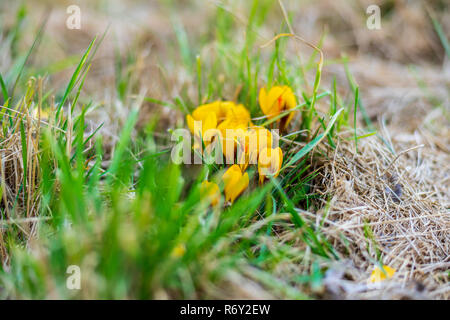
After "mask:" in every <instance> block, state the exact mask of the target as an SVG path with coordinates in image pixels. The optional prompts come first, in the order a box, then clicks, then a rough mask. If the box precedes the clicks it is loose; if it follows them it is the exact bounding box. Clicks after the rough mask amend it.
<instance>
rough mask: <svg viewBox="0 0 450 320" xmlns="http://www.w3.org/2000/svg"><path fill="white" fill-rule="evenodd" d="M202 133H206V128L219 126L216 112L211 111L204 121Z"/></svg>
mask: <svg viewBox="0 0 450 320" xmlns="http://www.w3.org/2000/svg"><path fill="white" fill-rule="evenodd" d="M202 126H203V128H202V135H203V134H205V132H206V130H209V129H215V128H216V127H217V117H216V114H215V113H209V114H208V115H207V116H206V118H205V120H204V121H203V123H202Z"/></svg>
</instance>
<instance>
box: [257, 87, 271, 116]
mask: <svg viewBox="0 0 450 320" xmlns="http://www.w3.org/2000/svg"><path fill="white" fill-rule="evenodd" d="M259 106H260V108H261V111H262V112H263V113H264V114H265V115H267V114H268V111H269V107H268V104H267V91H266V88H264V87H262V88H261V89H260V90H259Z"/></svg>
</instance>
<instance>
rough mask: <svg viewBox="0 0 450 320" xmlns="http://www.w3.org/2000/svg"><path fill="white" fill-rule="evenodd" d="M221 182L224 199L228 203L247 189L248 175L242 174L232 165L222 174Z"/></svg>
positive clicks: (239, 169) (237, 167)
mask: <svg viewBox="0 0 450 320" xmlns="http://www.w3.org/2000/svg"><path fill="white" fill-rule="evenodd" d="M222 180H223V182H224V184H225V188H224V192H225V199H226V200H227V201H230V202H234V200H235V199H236V198H237V197H238V196H239V195H240V194H241V193H242V192H244V190H245V189H246V188H247V187H248V183H249V178H248V173H247V172H245V173H244V174H242V171H241V168H239V166H238V165H236V164H234V165H232V166H231V167H230V168H228V170H227V171H226V172H225V173H224V174H223V177H222Z"/></svg>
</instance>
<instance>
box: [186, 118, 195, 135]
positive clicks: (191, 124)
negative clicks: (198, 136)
mask: <svg viewBox="0 0 450 320" xmlns="http://www.w3.org/2000/svg"><path fill="white" fill-rule="evenodd" d="M186 122H187V125H188V127H189V130H190V131H191V133H194V118H193V117H192V116H191V115H190V114H188V115H187V116H186Z"/></svg>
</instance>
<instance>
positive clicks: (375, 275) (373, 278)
mask: <svg viewBox="0 0 450 320" xmlns="http://www.w3.org/2000/svg"><path fill="white" fill-rule="evenodd" d="M383 270H384V272H383V271H382V270H381V269H380V267H375V268H374V269H373V271H372V274H371V275H370V278H369V282H371V283H375V282H381V281H383V280H386V279H390V278H392V277H393V276H394V274H395V271H396V270H395V269H394V268H391V267H389V266H387V265H383Z"/></svg>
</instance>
